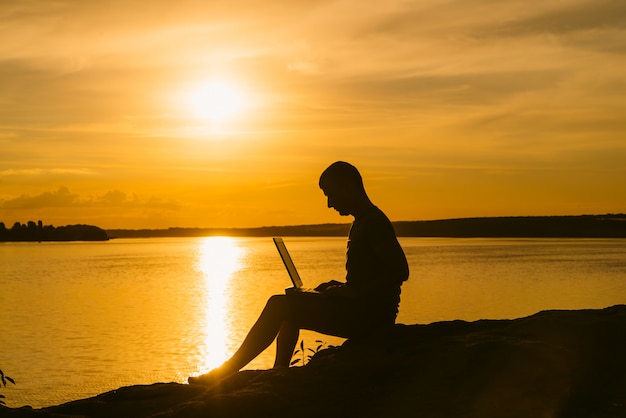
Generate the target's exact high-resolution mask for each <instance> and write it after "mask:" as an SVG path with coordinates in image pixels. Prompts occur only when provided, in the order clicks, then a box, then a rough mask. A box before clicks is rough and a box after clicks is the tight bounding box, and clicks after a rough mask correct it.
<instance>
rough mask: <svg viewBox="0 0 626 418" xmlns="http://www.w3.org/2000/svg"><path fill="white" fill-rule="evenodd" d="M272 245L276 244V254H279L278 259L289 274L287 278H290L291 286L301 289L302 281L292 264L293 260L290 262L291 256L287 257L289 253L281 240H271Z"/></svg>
mask: <svg viewBox="0 0 626 418" xmlns="http://www.w3.org/2000/svg"><path fill="white" fill-rule="evenodd" d="M273 240H274V244H276V248H277V249H278V253H279V254H280V258H282V260H283V263H284V264H285V268H286V269H287V272H288V273H289V277H291V282H292V283H293V286H294V287H295V288H297V289H300V288H302V279H300V275H299V274H298V271H297V270H296V266H295V264H293V260H291V256H290V255H289V251H287V247H286V246H285V243H284V241H283V239H282V238H273Z"/></svg>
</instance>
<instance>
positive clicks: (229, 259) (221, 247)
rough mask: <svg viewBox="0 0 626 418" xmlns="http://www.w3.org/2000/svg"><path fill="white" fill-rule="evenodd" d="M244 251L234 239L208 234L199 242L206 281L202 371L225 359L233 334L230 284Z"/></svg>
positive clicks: (240, 264)
mask: <svg viewBox="0 0 626 418" xmlns="http://www.w3.org/2000/svg"><path fill="white" fill-rule="evenodd" d="M243 253H244V250H243V249H242V248H241V247H239V246H238V245H237V242H236V240H235V239H234V238H229V237H209V238H205V239H204V240H203V241H202V244H201V245H200V253H199V259H198V266H199V269H200V271H201V272H202V274H203V275H204V278H205V282H206V291H207V300H206V306H205V341H204V342H205V347H204V350H203V351H204V362H203V363H202V364H201V365H199V367H200V368H201V372H203V373H204V372H206V371H209V370H211V369H212V368H214V367H216V366H219V365H220V364H222V363H223V362H224V361H225V360H226V356H227V352H226V345H227V339H228V337H229V335H230V328H229V325H228V324H229V322H228V309H229V302H230V299H231V295H230V292H229V284H230V280H231V278H232V275H233V273H234V272H236V271H237V270H239V269H240V268H241V266H242V263H241V259H242V255H243Z"/></svg>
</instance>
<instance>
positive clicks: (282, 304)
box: [265, 295, 288, 313]
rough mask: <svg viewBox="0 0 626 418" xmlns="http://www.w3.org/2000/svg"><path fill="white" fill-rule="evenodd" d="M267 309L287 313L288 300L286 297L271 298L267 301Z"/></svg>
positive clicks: (276, 296) (275, 296)
mask: <svg viewBox="0 0 626 418" xmlns="http://www.w3.org/2000/svg"><path fill="white" fill-rule="evenodd" d="M265 306H266V309H271V310H272V311H275V312H276V311H279V312H283V313H284V312H287V309H288V306H287V298H286V297H285V295H274V296H270V298H269V299H268V300H267V304H266V305H265Z"/></svg>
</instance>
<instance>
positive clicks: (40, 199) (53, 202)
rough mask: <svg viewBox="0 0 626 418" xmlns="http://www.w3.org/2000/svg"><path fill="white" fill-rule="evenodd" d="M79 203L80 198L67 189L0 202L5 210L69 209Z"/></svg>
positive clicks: (61, 188)
mask: <svg viewBox="0 0 626 418" xmlns="http://www.w3.org/2000/svg"><path fill="white" fill-rule="evenodd" d="M78 203H79V196H78V194H76V193H71V192H70V191H69V189H68V188H67V187H59V189H58V190H55V191H52V192H44V193H41V194H39V195H36V196H30V195H21V196H18V197H16V198H13V199H7V200H4V201H2V202H0V208H3V209H40V208H49V207H68V206H74V205H76V204H78Z"/></svg>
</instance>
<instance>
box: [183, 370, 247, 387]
mask: <svg viewBox="0 0 626 418" xmlns="http://www.w3.org/2000/svg"><path fill="white" fill-rule="evenodd" d="M235 373H237V370H234V371H233V370H230V369H227V368H226V367H224V366H221V367H218V368H216V369H213V370H211V371H210V372H208V373H205V374H203V375H200V376H189V377H188V378H187V382H188V383H189V384H190V385H206V386H209V385H212V384H214V383H217V382H219V381H220V380H222V379H224V378H226V377H228V376H230V375H231V374H235Z"/></svg>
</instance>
